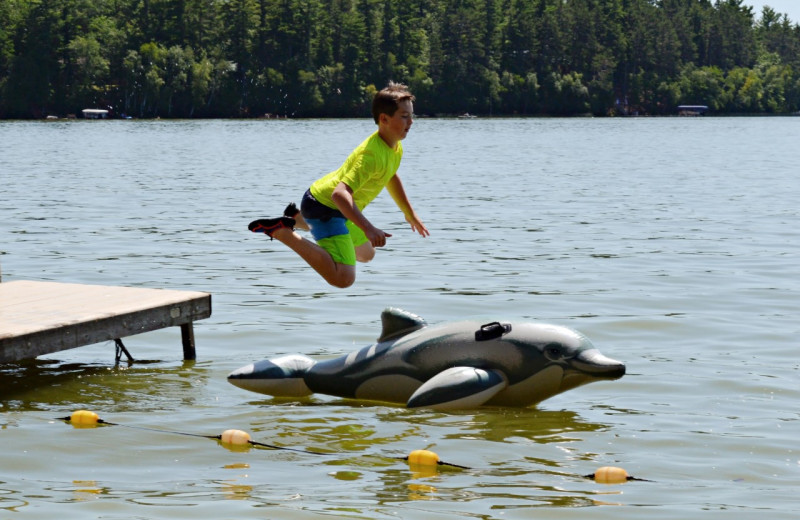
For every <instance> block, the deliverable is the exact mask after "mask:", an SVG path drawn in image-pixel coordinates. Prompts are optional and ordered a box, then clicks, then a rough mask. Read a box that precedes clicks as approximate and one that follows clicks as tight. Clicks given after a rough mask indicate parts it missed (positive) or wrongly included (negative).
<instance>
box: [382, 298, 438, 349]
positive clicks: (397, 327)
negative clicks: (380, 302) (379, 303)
mask: <svg viewBox="0 0 800 520" xmlns="http://www.w3.org/2000/svg"><path fill="white" fill-rule="evenodd" d="M381 324H382V326H383V328H382V330H381V336H380V337H379V338H378V343H381V342H383V341H389V340H392V339H398V338H400V337H401V336H405V335H406V334H409V333H411V332H414V331H415V330H419V329H421V328H422V327H425V326H426V325H428V324H427V323H426V322H425V320H423V319H422V318H420V317H419V316H417V315H416V314H411V313H410V312H407V311H404V310H403V309H398V308H397V307H387V308H386V309H384V310H383V312H382V313H381Z"/></svg>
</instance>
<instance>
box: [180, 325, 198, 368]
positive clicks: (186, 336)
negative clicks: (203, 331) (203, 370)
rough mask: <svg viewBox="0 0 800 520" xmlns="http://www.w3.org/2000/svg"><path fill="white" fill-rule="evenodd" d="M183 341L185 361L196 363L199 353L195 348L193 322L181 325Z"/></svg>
mask: <svg viewBox="0 0 800 520" xmlns="http://www.w3.org/2000/svg"><path fill="white" fill-rule="evenodd" d="M181 340H182V341H183V359H184V360H185V361H194V360H195V359H197V352H196V351H195V348H194V327H192V322H191V321H190V322H189V323H184V324H183V325H181Z"/></svg>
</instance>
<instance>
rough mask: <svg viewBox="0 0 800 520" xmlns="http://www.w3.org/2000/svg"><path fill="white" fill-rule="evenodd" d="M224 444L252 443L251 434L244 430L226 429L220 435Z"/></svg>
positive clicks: (240, 444) (242, 444)
mask: <svg viewBox="0 0 800 520" xmlns="http://www.w3.org/2000/svg"><path fill="white" fill-rule="evenodd" d="M220 440H221V441H222V443H223V444H232V445H234V446H244V445H247V444H250V434H249V433H247V432H244V431H242V430H225V431H224V432H222V435H221V436H220Z"/></svg>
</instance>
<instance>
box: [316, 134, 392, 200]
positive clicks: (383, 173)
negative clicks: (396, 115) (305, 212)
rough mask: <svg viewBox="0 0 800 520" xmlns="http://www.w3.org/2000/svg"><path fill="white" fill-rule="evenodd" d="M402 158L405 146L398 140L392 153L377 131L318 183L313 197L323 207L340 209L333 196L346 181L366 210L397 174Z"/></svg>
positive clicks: (354, 197)
mask: <svg viewBox="0 0 800 520" xmlns="http://www.w3.org/2000/svg"><path fill="white" fill-rule="evenodd" d="M402 158H403V145H402V144H400V142H399V141H398V142H397V149H396V150H392V149H391V148H389V145H387V144H386V142H385V141H384V140H383V139H381V136H380V135H378V132H377V131H376V132H375V133H374V134H372V135H371V136H369V137H367V138H366V139H365V140H364V142H363V143H361V144H360V145H358V146H357V147H356V149H355V150H353V152H352V153H351V154H350V155H349V156H348V157H347V159H346V160H345V161H344V164H342V165H341V166H340V167H339V169H338V170H335V171H332V172H331V173H329V174H328V175H326V176H324V177H322V178H321V179H319V180H317V181H315V182H314V183H313V184H312V185H311V194H312V195H313V196H314V198H315V199H317V200H318V201H319V202H321V203H322V204H325V205H326V206H328V207H329V208H333V209H337V208H336V204H334V203H333V200H332V199H331V195H333V190H334V188H336V186H338V185H339V183H340V182H343V183H345V184H347V185H348V186H349V187H350V189H351V190H353V200H354V201H355V204H356V206H357V207H358V209H359V210H362V211H363V209H364V208H365V207H366V206H367V204H369V203H370V202H372V200H373V199H374V198H375V197H377V196H378V194H379V193H380V192H381V191H382V190H383V188H384V187H385V186H386V184H388V183H389V181H390V180H391V178H392V177H394V174H395V173H397V168H399V167H400V159H402Z"/></svg>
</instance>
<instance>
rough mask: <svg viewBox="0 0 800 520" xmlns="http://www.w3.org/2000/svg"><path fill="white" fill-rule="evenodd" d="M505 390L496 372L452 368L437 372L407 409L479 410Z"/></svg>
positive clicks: (418, 391)
mask: <svg viewBox="0 0 800 520" xmlns="http://www.w3.org/2000/svg"><path fill="white" fill-rule="evenodd" d="M507 386H508V380H507V379H506V376H505V375H504V374H503V373H502V372H500V371H499V370H483V369H480V368H475V367H452V368H448V369H447V370H444V371H442V372H439V373H438V374H436V375H435V376H433V377H432V378H430V379H429V380H428V381H426V382H425V384H423V385H422V386H420V387H419V388H417V391H416V392H414V394H413V395H412V396H411V397H410V398H409V399H408V403H406V406H407V407H408V408H423V407H425V408H434V409H437V410H456V409H466V408H475V407H478V406H481V405H482V404H484V403H486V402H487V401H489V399H491V398H492V397H494V396H495V395H497V393H499V392H500V391H501V390H504V389H505V388H506V387H507Z"/></svg>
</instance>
